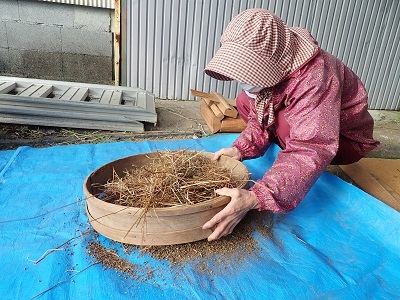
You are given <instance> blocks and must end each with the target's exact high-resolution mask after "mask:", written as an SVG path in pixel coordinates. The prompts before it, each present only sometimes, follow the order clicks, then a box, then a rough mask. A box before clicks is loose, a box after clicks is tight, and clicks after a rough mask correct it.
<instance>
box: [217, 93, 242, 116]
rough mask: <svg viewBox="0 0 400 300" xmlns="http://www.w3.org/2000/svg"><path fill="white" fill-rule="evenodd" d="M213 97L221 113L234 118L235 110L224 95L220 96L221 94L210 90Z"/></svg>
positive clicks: (236, 113)
mask: <svg viewBox="0 0 400 300" xmlns="http://www.w3.org/2000/svg"><path fill="white" fill-rule="evenodd" d="M212 94H213V96H214V98H213V100H214V99H216V102H217V106H218V108H219V109H220V110H221V111H222V113H223V114H224V115H225V116H228V117H231V118H236V117H237V115H238V112H237V110H236V109H235V108H234V107H232V106H231V105H230V104H229V103H228V102H227V101H226V99H225V98H224V96H222V95H221V94H218V93H216V92H212Z"/></svg>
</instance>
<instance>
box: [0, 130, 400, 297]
mask: <svg viewBox="0 0 400 300" xmlns="http://www.w3.org/2000/svg"><path fill="white" fill-rule="evenodd" d="M236 136H237V135H235V134H225V135H223V134H219V135H215V136H212V137H206V138H201V139H193V140H168V141H155V142H150V141H145V142H118V143H104V144H84V145H70V146H55V147H50V148H41V149H37V148H30V147H20V148H18V149H17V150H8V151H0V211H1V214H0V234H1V240H0V243H1V245H0V253H1V255H0V257H1V263H0V268H1V269H0V270H1V271H0V295H1V299H31V298H34V297H35V296H38V295H39V296H38V297H36V298H37V299H172V298H174V299H394V298H398V297H399V295H400V280H399V278H400V255H399V254H400V214H399V213H398V212H396V211H395V210H393V209H392V208H390V207H388V206H386V205H385V204H383V203H382V202H380V201H378V200H377V199H375V198H373V197H371V196H369V195H368V194H366V193H364V192H363V191H361V190H359V189H358V188H356V187H354V186H352V185H350V184H348V183H346V182H344V181H342V180H341V179H339V178H337V177H335V176H333V175H331V174H328V173H324V174H323V175H322V176H321V177H320V178H319V179H318V181H317V182H316V183H315V185H314V186H313V188H312V189H311V191H310V192H309V193H308V194H307V197H306V198H305V199H304V200H303V201H302V202H301V203H300V205H299V206H298V207H297V208H296V209H295V210H294V211H292V212H290V213H288V214H285V215H282V216H279V218H280V219H279V222H276V224H275V225H274V227H273V229H272V230H273V237H274V238H273V239H271V238H267V237H265V236H264V235H262V234H258V233H256V232H255V233H254V238H255V240H256V241H257V243H258V246H259V249H258V250H257V251H258V253H257V254H256V255H249V256H248V258H245V259H243V260H233V261H231V262H229V263H228V264H227V267H226V268H224V270H222V271H220V272H215V274H214V275H212V274H211V273H205V272H200V271H199V270H198V269H197V268H196V267H195V262H192V261H189V262H187V263H185V265H183V266H181V269H180V271H179V274H176V273H174V272H171V268H172V266H171V263H170V262H169V261H167V260H157V259H155V258H153V257H151V256H149V255H147V254H145V255H143V254H140V255H139V253H136V252H135V251H134V252H133V253H131V254H129V255H128V258H129V260H130V261H131V262H133V263H135V264H137V265H146V266H151V267H152V268H153V269H156V270H158V271H157V273H156V274H155V275H154V277H152V278H151V279H150V280H139V279H137V278H131V277H128V278H125V277H121V275H120V273H118V272H117V271H115V270H113V269H104V267H103V266H102V265H101V264H95V265H93V262H94V260H93V258H92V257H90V256H89V255H88V254H87V253H86V245H87V239H86V238H85V237H81V236H80V234H81V233H82V232H84V231H85V230H88V228H90V225H89V223H88V220H87V217H86V215H85V210H84V201H82V200H83V199H84V196H83V191H82V185H83V182H84V180H85V178H86V176H87V175H89V174H90V173H91V172H92V171H94V170H95V169H96V168H98V167H100V166H102V165H104V164H106V163H108V162H110V161H113V160H115V159H119V158H121V157H125V156H130V155H134V154H138V153H143V152H151V151H155V150H166V149H168V150H174V149H193V150H194V149H197V150H205V151H209V152H214V151H216V150H218V149H220V148H222V147H226V146H228V145H230V144H231V143H232V141H233V140H234V139H235V138H236ZM278 151H279V149H278V148H277V147H274V146H273V147H271V148H270V149H269V150H268V152H267V153H266V154H265V155H264V156H263V157H261V158H258V159H255V160H249V161H246V162H245V164H246V165H247V167H248V168H249V170H250V172H251V174H252V179H254V180H257V179H258V178H260V177H262V175H263V174H264V172H265V171H266V170H267V169H268V168H269V167H270V166H271V165H272V163H273V161H274V159H275V157H276V155H277V153H278ZM71 239H72V240H71ZM68 241H70V242H69V243H67V244H65V243H66V242H68ZM102 243H104V245H107V243H109V240H108V239H106V238H103V239H102ZM63 244H65V245H64V246H62V245H63ZM60 246H61V247H60ZM57 247H60V248H58V250H57V251H53V252H51V253H50V254H48V255H47V256H45V257H44V258H43V259H42V260H41V261H40V262H38V263H36V264H35V263H34V261H36V260H38V259H40V258H42V257H43V256H44V255H45V254H47V253H49V251H51V249H55V248H57ZM48 289H49V291H46V290H48ZM43 292H44V293H43ZM42 293H43V294H42Z"/></svg>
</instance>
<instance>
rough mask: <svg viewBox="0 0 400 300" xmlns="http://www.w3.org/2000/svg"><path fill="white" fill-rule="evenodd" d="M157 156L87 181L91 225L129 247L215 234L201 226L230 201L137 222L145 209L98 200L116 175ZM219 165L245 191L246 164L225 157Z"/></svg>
mask: <svg viewBox="0 0 400 300" xmlns="http://www.w3.org/2000/svg"><path fill="white" fill-rule="evenodd" d="M156 155H157V154H156V153H154V152H152V153H144V154H139V155H134V156H129V157H125V158H122V159H118V160H115V161H112V162H110V163H108V164H106V165H104V166H102V167H100V168H99V169H97V170H95V171H94V172H93V173H91V174H90V175H89V176H88V177H87V178H86V180H85V182H84V185H83V190H84V194H85V196H86V213H87V216H88V218H89V222H90V224H91V225H92V227H93V228H94V229H95V230H96V231H97V232H98V233H100V234H102V235H104V236H105V237H108V238H110V239H112V240H114V241H117V242H122V243H126V244H135V245H172V244H182V243H189V242H193V241H198V240H202V239H205V238H207V237H208V236H209V235H210V234H211V233H212V231H211V230H210V229H208V230H203V229H202V226H203V225H204V223H206V222H207V221H209V220H210V219H211V218H212V217H213V216H214V215H215V214H216V213H218V212H219V211H220V210H222V209H223V208H224V207H225V206H226V204H227V203H228V202H229V200H230V198H229V197H227V196H218V197H215V198H213V199H210V200H207V201H204V202H200V203H197V204H193V205H179V206H178V205H177V206H173V207H166V208H155V209H151V210H149V211H148V212H147V214H146V217H145V218H141V219H139V221H138V218H139V216H140V215H141V214H140V212H141V210H142V208H137V207H127V206H122V205H117V204H112V203H108V202H105V201H102V200H100V199H99V198H97V197H96V196H95V195H99V194H101V192H102V190H101V187H99V185H103V184H105V183H107V182H108V181H109V180H111V179H112V176H113V172H116V173H117V174H118V176H121V177H122V176H123V175H124V171H126V170H127V167H128V166H132V165H134V166H136V167H138V168H140V167H141V166H143V165H146V164H147V163H148V162H149V161H150V158H152V157H155V156H156ZM200 155H202V156H205V157H207V158H210V159H212V157H213V156H214V154H213V153H209V152H201V153H200ZM218 163H219V164H221V165H222V166H223V167H225V168H227V169H228V170H230V172H232V176H233V177H234V178H235V179H238V180H241V182H242V183H241V184H239V186H238V188H246V186H247V181H248V179H249V177H250V175H249V172H248V170H247V168H246V166H245V165H244V164H243V163H241V162H240V161H237V160H234V159H232V158H230V157H226V156H222V157H221V158H220V159H219V160H218ZM133 224H136V225H135V226H132V225H133Z"/></svg>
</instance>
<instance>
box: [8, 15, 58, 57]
mask: <svg viewBox="0 0 400 300" xmlns="http://www.w3.org/2000/svg"><path fill="white" fill-rule="evenodd" d="M6 26H7V37H8V46H9V47H10V48H12V49H21V50H39V51H46V52H61V32H60V28H59V27H57V26H47V25H43V24H42V25H39V24H36V25H32V24H25V23H16V22H11V21H8V22H7V24H6Z"/></svg>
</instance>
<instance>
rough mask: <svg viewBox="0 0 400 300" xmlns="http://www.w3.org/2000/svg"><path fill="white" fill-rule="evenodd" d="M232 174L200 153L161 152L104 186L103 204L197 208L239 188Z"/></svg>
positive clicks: (148, 207)
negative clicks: (220, 190)
mask: <svg viewBox="0 0 400 300" xmlns="http://www.w3.org/2000/svg"><path fill="white" fill-rule="evenodd" d="M238 185H239V182H238V181H237V180H236V179H235V178H234V177H233V176H232V174H231V171H230V170H228V169H227V168H224V167H222V166H221V165H220V164H218V163H217V162H215V161H212V160H210V159H209V158H206V157H205V156H202V155H201V152H198V151H187V150H178V151H161V152H157V156H156V157H154V158H150V157H149V163H148V164H146V165H144V166H142V167H137V168H135V167H134V166H133V169H131V170H130V171H126V172H125V174H124V176H122V177H119V176H118V175H117V174H116V173H115V172H114V176H113V178H112V180H110V181H109V182H107V183H106V184H105V185H104V193H103V196H102V200H104V201H107V202H110V203H114V204H119V205H123V206H130V207H140V208H144V209H145V210H148V209H150V208H158V207H171V206H176V205H182V204H195V203H199V202H202V201H206V200H209V199H212V198H214V197H215V196H216V194H215V190H216V189H218V188H222V187H237V186H238Z"/></svg>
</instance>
